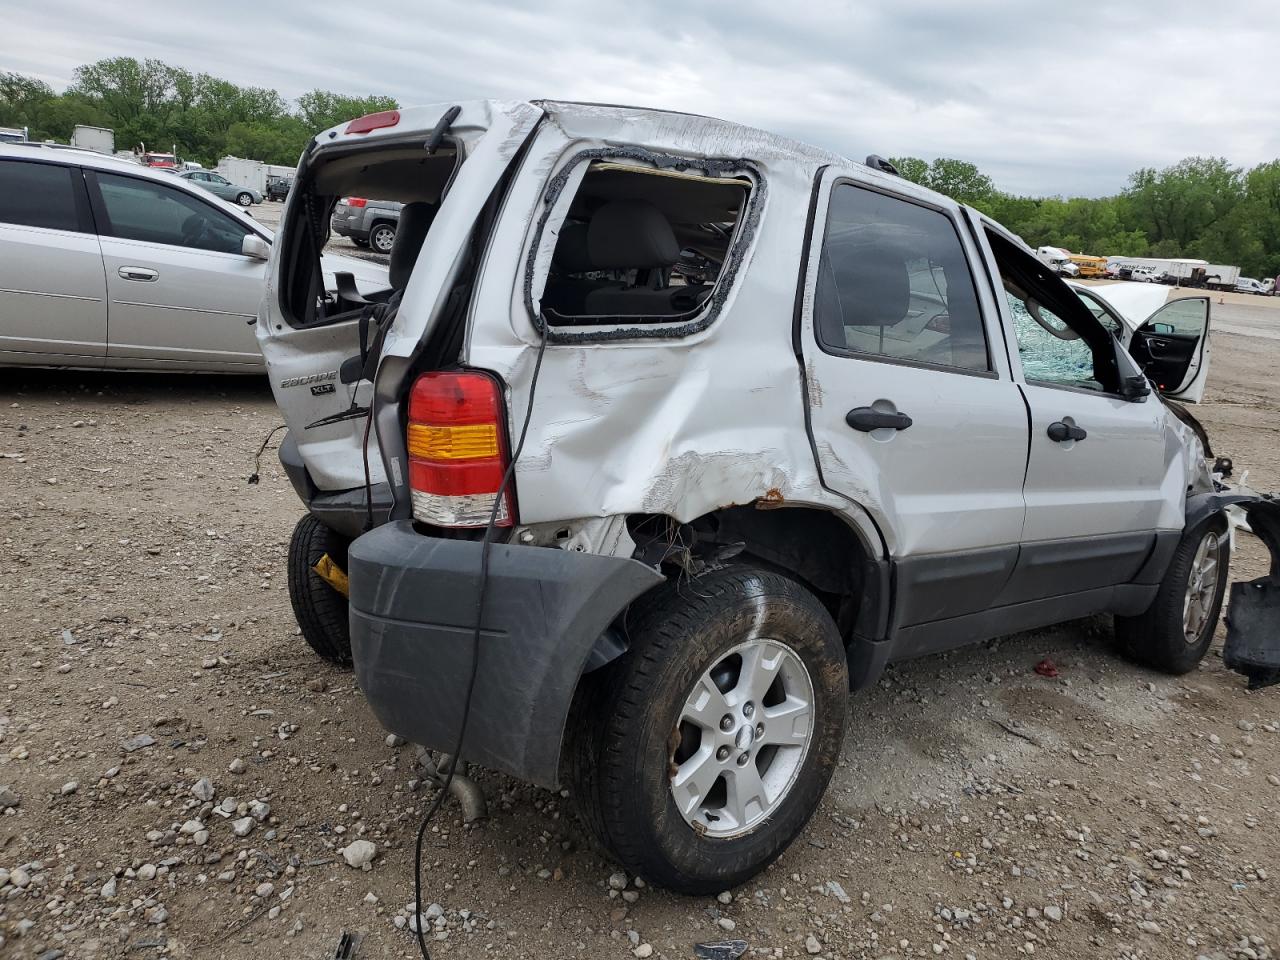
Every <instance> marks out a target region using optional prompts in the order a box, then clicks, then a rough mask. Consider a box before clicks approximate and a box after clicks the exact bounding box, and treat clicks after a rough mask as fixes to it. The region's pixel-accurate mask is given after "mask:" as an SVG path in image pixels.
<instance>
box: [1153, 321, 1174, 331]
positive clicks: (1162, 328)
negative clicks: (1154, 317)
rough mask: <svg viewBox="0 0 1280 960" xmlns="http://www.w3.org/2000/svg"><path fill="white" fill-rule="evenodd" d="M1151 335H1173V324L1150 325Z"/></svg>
mask: <svg viewBox="0 0 1280 960" xmlns="http://www.w3.org/2000/svg"><path fill="white" fill-rule="evenodd" d="M1151 332H1152V333H1173V324H1171V323H1153V324H1152V325H1151Z"/></svg>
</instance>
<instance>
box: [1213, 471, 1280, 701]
mask: <svg viewBox="0 0 1280 960" xmlns="http://www.w3.org/2000/svg"><path fill="white" fill-rule="evenodd" d="M1240 506H1241V507H1242V508H1243V509H1244V511H1245V513H1246V514H1247V515H1248V518H1249V527H1250V528H1251V529H1252V530H1253V532H1254V535H1255V536H1257V537H1258V539H1260V540H1261V541H1262V542H1263V543H1265V544H1266V545H1267V550H1268V551H1270V553H1271V570H1270V571H1269V572H1268V573H1267V575H1266V576H1265V577H1259V578H1258V579H1257V580H1250V581H1249V582H1247V583H1233V584H1232V585H1231V600H1230V606H1229V607H1228V608H1227V618H1226V619H1227V642H1226V645H1225V646H1224V647H1223V650H1222V662H1223V663H1225V664H1226V665H1227V667H1228V668H1229V669H1231V670H1235V671H1236V672H1237V673H1242V674H1244V675H1245V676H1246V677H1247V678H1248V679H1249V689H1250V690H1257V689H1258V688H1259V687H1267V686H1270V685H1271V684H1273V683H1280V499H1276V498H1275V496H1274V495H1273V494H1268V495H1267V496H1264V497H1263V498H1261V499H1259V500H1254V501H1251V502H1247V503H1242V504H1240Z"/></svg>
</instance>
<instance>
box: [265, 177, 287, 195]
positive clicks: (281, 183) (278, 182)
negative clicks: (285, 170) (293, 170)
mask: <svg viewBox="0 0 1280 960" xmlns="http://www.w3.org/2000/svg"><path fill="white" fill-rule="evenodd" d="M292 189H293V179H292V178H291V177H272V178H271V179H270V180H268V181H267V199H268V200H283V199H284V198H285V197H287V196H289V191H290V190H292Z"/></svg>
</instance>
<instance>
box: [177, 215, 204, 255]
mask: <svg viewBox="0 0 1280 960" xmlns="http://www.w3.org/2000/svg"><path fill="white" fill-rule="evenodd" d="M208 232H209V225H208V224H207V223H206V222H205V219H204V217H202V216H200V215H199V214H195V213H193V214H191V216H189V217H187V219H185V220H183V221H182V245H183V246H184V247H199V246H202V241H203V240H204V239H205V237H206V235H207V234H208Z"/></svg>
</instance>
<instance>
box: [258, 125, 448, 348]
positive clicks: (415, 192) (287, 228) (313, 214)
mask: <svg viewBox="0 0 1280 960" xmlns="http://www.w3.org/2000/svg"><path fill="white" fill-rule="evenodd" d="M460 164H461V155H460V151H459V149H458V148H457V146H456V145H454V144H451V143H446V144H444V145H442V146H440V147H439V148H438V149H437V150H436V151H435V152H434V153H431V154H428V153H426V152H425V151H424V150H423V149H422V145H421V137H415V138H414V139H413V140H412V141H411V142H407V143H396V144H388V145H385V146H380V147H378V148H375V149H369V148H365V149H359V150H347V151H345V152H343V153H339V154H337V155H335V156H331V157H330V156H326V154H325V153H324V152H323V151H321V152H319V153H318V155H317V156H316V158H315V160H314V162H313V165H312V166H311V167H310V168H309V169H307V170H306V171H305V172H304V175H303V177H302V178H301V179H300V182H299V183H298V184H297V185H295V189H299V188H300V189H301V190H302V194H301V195H300V196H299V197H298V202H296V203H295V204H294V205H293V206H292V208H291V209H290V211H289V219H288V221H287V222H286V223H285V224H284V225H283V229H282V231H281V236H282V237H283V239H284V242H285V249H284V264H283V268H282V270H281V284H280V302H281V307H282V308H283V311H282V312H283V314H284V316H285V317H286V319H287V320H288V321H289V322H290V324H291V325H293V326H295V327H311V326H319V325H322V324H328V323H334V322H338V321H340V320H347V319H351V318H353V317H355V316H358V315H359V313H360V311H361V309H362V308H363V306H364V304H363V303H359V302H353V301H349V300H347V299H345V298H344V297H343V296H342V293H341V291H329V290H326V289H325V284H324V282H323V280H322V277H321V266H320V255H321V254H322V253H325V252H331V250H330V249H329V248H327V245H328V243H329V241H330V240H331V239H332V236H333V225H332V221H331V218H332V217H333V215H334V213H335V208H338V203H339V200H341V199H344V198H351V197H356V198H361V207H362V208H363V206H364V205H365V204H367V203H368V202H370V201H390V206H391V207H392V208H394V210H395V216H396V217H397V218H398V220H397V235H399V234H400V233H404V234H405V236H404V237H403V239H402V240H401V241H400V242H399V244H398V247H399V248H400V249H396V248H393V250H392V254H391V258H390V259H391V264H392V269H391V275H390V286H389V287H388V288H387V289H386V290H384V291H380V292H379V293H375V294H370V295H366V299H367V300H368V301H369V302H375V303H376V302H380V301H386V300H390V299H392V298H393V297H396V296H397V295H398V294H401V293H403V289H404V286H405V284H406V283H407V282H408V278H409V273H410V272H411V268H412V265H413V262H414V261H415V260H416V254H417V250H418V249H420V248H421V245H422V242H423V240H424V239H425V237H426V234H427V232H428V230H429V228H430V223H431V222H432V220H433V219H434V216H435V213H436V211H438V210H439V208H440V205H441V203H442V202H443V200H444V196H445V194H446V193H447V191H448V187H449V184H450V182H451V181H452V179H453V177H454V175H455V174H456V172H457V169H458V167H459V165H460ZM384 206H386V204H384ZM401 224H403V225H409V224H412V225H413V229H406V230H403V231H401V230H400V229H399V227H400V225H401ZM366 246H367V243H366ZM410 246H412V247H413V249H410ZM357 256H359V255H358V254H357ZM366 258H367V257H366ZM374 262H377V261H376V260H374ZM397 262H398V263H399V264H401V269H398V270H397V269H396V267H395V264H397ZM404 267H408V268H409V269H404Z"/></svg>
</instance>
